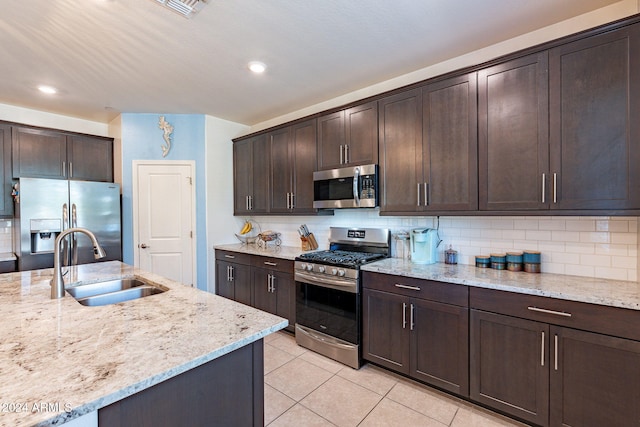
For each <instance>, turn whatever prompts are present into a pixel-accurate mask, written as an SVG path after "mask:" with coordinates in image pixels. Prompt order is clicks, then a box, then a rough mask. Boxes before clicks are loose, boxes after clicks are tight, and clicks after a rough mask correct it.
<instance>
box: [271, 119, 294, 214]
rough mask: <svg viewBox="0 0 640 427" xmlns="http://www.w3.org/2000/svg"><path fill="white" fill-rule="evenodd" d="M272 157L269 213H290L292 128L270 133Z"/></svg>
mask: <svg viewBox="0 0 640 427" xmlns="http://www.w3.org/2000/svg"><path fill="white" fill-rule="evenodd" d="M268 138H269V151H270V155H271V173H270V178H271V186H270V187H271V197H270V199H271V200H270V205H271V207H270V208H269V212H272V213H275V212H281V213H283V212H288V211H289V204H290V197H291V193H292V189H293V179H292V165H291V153H290V142H291V128H290V127H286V128H284V129H278V130H277V131H274V132H271V133H269V136H268Z"/></svg>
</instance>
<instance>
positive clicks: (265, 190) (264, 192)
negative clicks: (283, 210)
mask: <svg viewBox="0 0 640 427" xmlns="http://www.w3.org/2000/svg"><path fill="white" fill-rule="evenodd" d="M270 159H271V156H270V155H269V140H268V139H267V135H266V134H262V135H258V136H256V137H253V138H249V139H245V140H242V141H237V142H235V143H234V144H233V189H234V212H233V213H234V215H249V214H253V213H266V212H267V211H268V208H269V205H268V201H269V182H270V180H269V171H270V162H271V160H270Z"/></svg>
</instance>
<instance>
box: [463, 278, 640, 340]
mask: <svg viewBox="0 0 640 427" xmlns="http://www.w3.org/2000/svg"><path fill="white" fill-rule="evenodd" d="M469 303H470V305H471V308H475V309H479V310H484V311H490V312H494V313H499V314H506V315H509V316H515V317H520V318H523V319H529V320H535V321H538V322H545V323H550V324H553V325H559V326H568V327H571V328H575V329H583V330H588V331H591V332H599V333H603V334H607V335H614V336H618V337H623V338H629V339H633V340H640V311H637V310H629V309H624V308H617V307H610V306H605V305H597V304H589V303H583V302H576V301H568V300H561V299H556V298H548V297H541V296H536V295H527V294H519V293H515V292H507V291H496V290H493V289H483V288H474V287H472V288H471V289H470V298H469Z"/></svg>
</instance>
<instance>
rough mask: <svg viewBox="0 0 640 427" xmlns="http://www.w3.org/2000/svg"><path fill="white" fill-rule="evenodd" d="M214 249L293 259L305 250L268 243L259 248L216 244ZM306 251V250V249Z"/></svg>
mask: <svg viewBox="0 0 640 427" xmlns="http://www.w3.org/2000/svg"><path fill="white" fill-rule="evenodd" d="M214 249H220V250H223V251H231V252H239V253H243V254H251V255H261V256H267V257H274V258H282V259H288V260H292V261H293V260H294V259H295V258H296V257H297V256H299V255H300V254H302V253H305V251H303V250H302V248H300V247H299V246H275V245H268V246H267V247H266V248H261V247H258V246H256V245H253V244H251V245H245V244H243V243H235V244H230V245H216V246H214ZM307 252H308V251H307Z"/></svg>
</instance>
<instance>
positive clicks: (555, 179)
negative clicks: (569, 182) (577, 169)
mask: <svg viewBox="0 0 640 427" xmlns="http://www.w3.org/2000/svg"><path fill="white" fill-rule="evenodd" d="M557 191H558V174H557V173H554V174H553V203H558V197H557V196H558V194H557Z"/></svg>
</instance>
